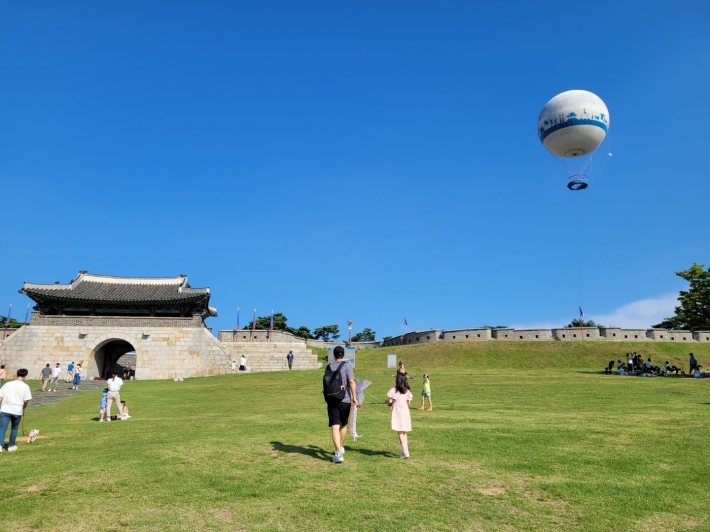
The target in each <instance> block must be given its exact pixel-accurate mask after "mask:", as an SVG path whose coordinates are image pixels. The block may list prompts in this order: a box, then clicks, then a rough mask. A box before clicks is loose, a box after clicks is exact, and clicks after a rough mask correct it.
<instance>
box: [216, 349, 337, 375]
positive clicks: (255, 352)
mask: <svg viewBox="0 0 710 532" xmlns="http://www.w3.org/2000/svg"><path fill="white" fill-rule="evenodd" d="M221 344H222V349H224V351H226V352H227V354H228V355H229V356H230V357H231V358H232V360H234V361H236V363H237V364H239V359H240V358H241V357H242V355H244V356H245V357H246V358H247V372H251V373H257V372H263V371H288V362H287V361H286V355H287V354H288V352H289V351H292V352H293V369H294V371H295V370H300V369H318V368H320V367H321V366H322V365H323V364H322V363H321V362H320V361H319V360H318V356H317V355H314V354H313V353H311V351H310V350H309V349H308V348H307V347H306V346H305V345H303V344H293V343H283V342H271V343H267V342H221Z"/></svg>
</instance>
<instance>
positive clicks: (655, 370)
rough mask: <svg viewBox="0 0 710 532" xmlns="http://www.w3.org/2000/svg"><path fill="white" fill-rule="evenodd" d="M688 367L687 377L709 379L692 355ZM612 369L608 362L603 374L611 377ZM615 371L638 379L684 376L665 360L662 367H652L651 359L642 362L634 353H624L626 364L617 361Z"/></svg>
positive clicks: (612, 366) (708, 374) (612, 363)
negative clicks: (670, 375)
mask: <svg viewBox="0 0 710 532" xmlns="http://www.w3.org/2000/svg"><path fill="white" fill-rule="evenodd" d="M689 365H690V369H689V371H688V374H689V375H692V376H693V377H695V378H698V379H700V378H706V377H710V373H708V372H706V371H700V370H701V368H702V366H701V365H700V364H698V359H697V358H695V355H693V353H690V360H689ZM613 369H614V361H613V360H610V361H609V365H608V366H607V367H606V368H604V373H606V374H608V375H611V373H612V371H613ZM616 369H617V371H618V372H619V375H635V376H640V377H665V376H666V375H668V374H669V373H674V374H676V375H678V374H679V373H680V374H681V375H685V372H684V371H683V370H682V369H680V368H679V367H678V366H674V365H671V364H670V363H669V362H668V361H667V360H666V363H665V364H663V366H654V365H653V362H652V361H651V357H648V359H647V360H645V361H644V359H643V357H641V355H639V354H638V353H636V352H635V351H634V352H633V353H626V363H624V361H623V360H621V359H619V360H617V361H616Z"/></svg>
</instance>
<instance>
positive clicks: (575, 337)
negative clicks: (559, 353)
mask: <svg viewBox="0 0 710 532" xmlns="http://www.w3.org/2000/svg"><path fill="white" fill-rule="evenodd" d="M550 333H551V334H552V338H553V339H554V340H558V341H562V342H570V341H577V342H580V341H582V340H584V341H587V340H599V339H601V335H600V334H599V329H598V328H597V327H563V328H561V329H551V330H550Z"/></svg>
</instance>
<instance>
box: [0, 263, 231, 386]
mask: <svg viewBox="0 0 710 532" xmlns="http://www.w3.org/2000/svg"><path fill="white" fill-rule="evenodd" d="M20 292H21V293H23V294H25V295H27V296H28V297H30V298H31V299H33V300H34V301H35V302H36V306H35V308H34V310H35V312H33V313H32V319H31V321H30V324H29V325H28V326H27V327H23V328H22V329H21V330H20V331H18V332H17V333H15V334H14V335H13V336H17V338H16V341H15V342H12V344H13V345H7V346H6V345H3V346H2V347H3V348H6V349H7V351H8V352H9V354H10V355H11V356H12V358H14V359H16V360H17V361H18V363H19V362H20V361H21V360H23V359H25V360H32V362H34V363H35V364H39V365H40V366H42V367H43V366H44V364H47V363H49V364H52V365H54V364H55V363H57V362H58V363H59V364H60V365H61V366H62V367H66V364H68V363H69V362H75V363H81V365H82V368H83V369H84V373H85V375H86V377H87V378H89V379H96V378H98V379H105V378H106V377H107V376H109V373H110V372H111V371H112V370H114V369H117V368H116V366H117V362H118V361H119V359H121V357H124V358H123V359H122V360H123V361H125V360H126V354H127V353H129V352H131V353H132V352H134V353H135V362H134V364H135V367H133V368H132V369H133V370H134V371H135V377H136V378H137V379H165V378H172V377H178V376H179V377H189V376H204V375H218V374H220V373H226V372H227V371H228V368H229V362H230V359H229V356H228V355H227V353H226V352H225V351H224V350H223V349H222V347H221V345H220V344H219V342H217V341H216V340H215V338H214V337H213V336H212V334H211V332H210V331H209V329H207V327H206V326H205V323H204V321H205V319H207V318H209V317H210V316H216V315H217V310H216V309H215V308H213V307H210V306H209V300H210V295H211V294H210V289H209V288H192V287H191V286H190V284H189V283H188V282H187V277H186V276H184V275H180V276H178V277H159V278H154V277H113V276H106V275H94V274H90V273H87V272H79V275H78V276H77V277H76V278H75V279H73V280H72V281H71V282H70V283H68V284H59V283H55V284H33V283H25V284H24V286H23V287H22V290H20ZM30 357H31V358H30ZM128 358H130V357H128ZM28 369H30V368H28Z"/></svg>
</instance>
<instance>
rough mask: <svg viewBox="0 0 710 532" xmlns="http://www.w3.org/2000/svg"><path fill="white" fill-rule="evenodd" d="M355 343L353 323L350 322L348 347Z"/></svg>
mask: <svg viewBox="0 0 710 532" xmlns="http://www.w3.org/2000/svg"><path fill="white" fill-rule="evenodd" d="M352 343H353V322H352V321H351V320H348V345H350V344H352Z"/></svg>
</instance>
